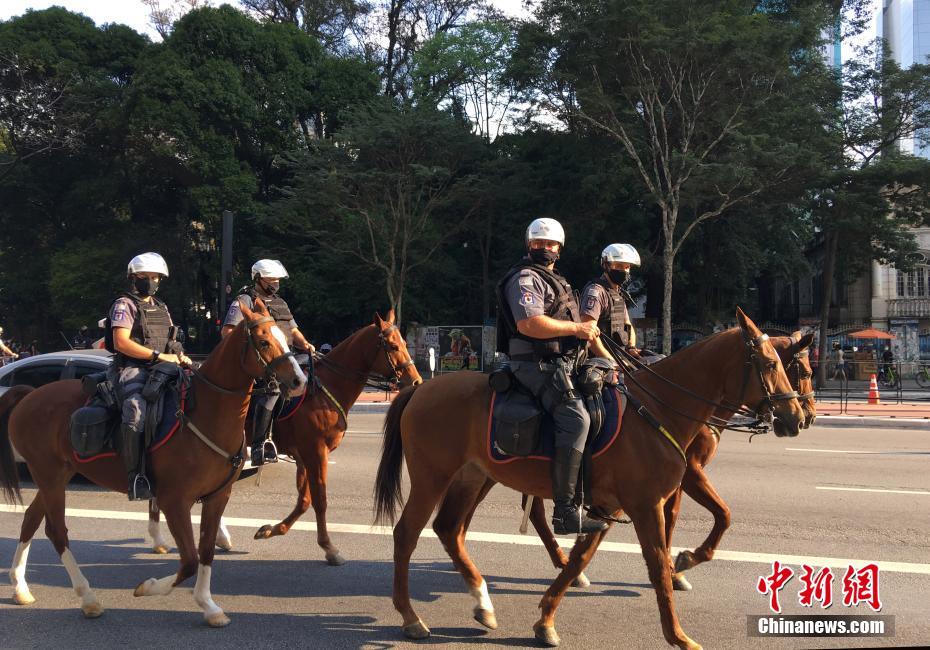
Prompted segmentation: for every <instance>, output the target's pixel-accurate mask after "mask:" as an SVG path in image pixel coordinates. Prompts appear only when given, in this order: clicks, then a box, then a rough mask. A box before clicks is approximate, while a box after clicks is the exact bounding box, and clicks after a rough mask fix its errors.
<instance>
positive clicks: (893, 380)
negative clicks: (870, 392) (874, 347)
mask: <svg viewBox="0 0 930 650" xmlns="http://www.w3.org/2000/svg"><path fill="white" fill-rule="evenodd" d="M899 382H900V378H899V377H898V373H896V372H895V370H894V366H887V367H884V368H880V369H879V371H878V383H880V384H881V385H882V386H884V387H885V388H897V387H898V383H899Z"/></svg>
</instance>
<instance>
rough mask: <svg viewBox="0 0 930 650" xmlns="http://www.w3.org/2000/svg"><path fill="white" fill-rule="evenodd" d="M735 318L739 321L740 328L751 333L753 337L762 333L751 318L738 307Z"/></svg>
mask: <svg viewBox="0 0 930 650" xmlns="http://www.w3.org/2000/svg"><path fill="white" fill-rule="evenodd" d="M736 320H738V321H739V326H740V328H741V329H743V330H744V331H746V332H748V333H749V334H751V335H752V336H753V338H755V337H756V336H759V334H761V333H762V332H760V331H759V328H758V327H756V324H755V323H753V322H752V319H751V318H749V316H747V315H746V313H745V312H744V311H743V310H742V309H740V308H739V307H737V308H736Z"/></svg>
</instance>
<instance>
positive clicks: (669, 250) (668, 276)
mask: <svg viewBox="0 0 930 650" xmlns="http://www.w3.org/2000/svg"><path fill="white" fill-rule="evenodd" d="M674 272H675V251H674V250H673V246H672V239H671V237H666V238H665V245H664V247H663V250H662V280H663V283H664V284H663V288H662V354H666V355H667V354H671V353H672V276H673V274H674Z"/></svg>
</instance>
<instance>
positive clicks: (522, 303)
mask: <svg viewBox="0 0 930 650" xmlns="http://www.w3.org/2000/svg"><path fill="white" fill-rule="evenodd" d="M504 295H505V296H506V298H507V305H508V306H509V307H510V313H512V314H513V320H514V322H515V323H519V322H520V321H521V320H526V319H527V318H533V317H534V316H544V315H545V314H546V312H547V310H548V309H549V308H550V307H552V304H553V303H554V302H555V292H554V291H553V290H552V287H550V286H549V283H547V282H546V281H545V280H543V279H542V278H541V277H540V276H539V274H538V273H537V272H536V271H534V270H533V269H520V271H519V272H518V273H517V274H516V275H514V276H513V277H512V278H510V280H508V281H507V284H506V285H505V287H504ZM532 352H533V344H532V343H530V342H529V341H524V340H523V339H518V338H512V339H510V355H511V356H512V355H514V354H531V353H532Z"/></svg>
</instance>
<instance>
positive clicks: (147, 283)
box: [133, 277, 161, 297]
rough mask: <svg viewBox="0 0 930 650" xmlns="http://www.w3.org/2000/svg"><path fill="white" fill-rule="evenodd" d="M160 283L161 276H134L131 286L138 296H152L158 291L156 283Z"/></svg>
mask: <svg viewBox="0 0 930 650" xmlns="http://www.w3.org/2000/svg"><path fill="white" fill-rule="evenodd" d="M160 283H161V278H160V277H156V278H136V279H135V280H133V286H134V287H135V289H136V293H138V294H139V295H140V296H146V297H147V296H154V295H155V294H156V293H158V285H159V284H160Z"/></svg>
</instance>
